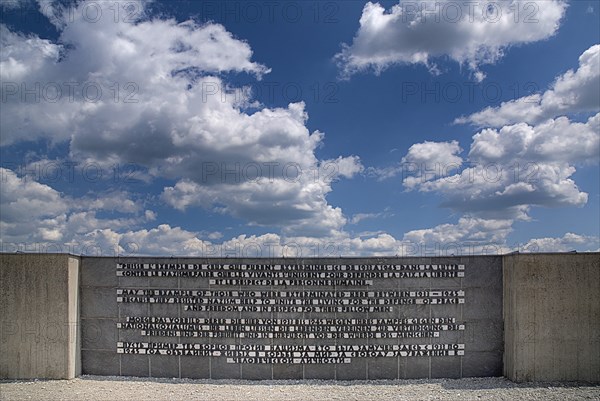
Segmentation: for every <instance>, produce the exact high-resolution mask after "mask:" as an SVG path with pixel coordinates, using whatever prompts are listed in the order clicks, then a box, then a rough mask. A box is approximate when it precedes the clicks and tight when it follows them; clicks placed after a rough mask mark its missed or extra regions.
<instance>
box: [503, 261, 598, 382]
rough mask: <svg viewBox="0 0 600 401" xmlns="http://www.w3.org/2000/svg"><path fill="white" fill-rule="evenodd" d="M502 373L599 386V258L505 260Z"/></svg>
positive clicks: (514, 377) (519, 378) (520, 378)
mask: <svg viewBox="0 0 600 401" xmlns="http://www.w3.org/2000/svg"><path fill="white" fill-rule="evenodd" d="M503 270H504V272H503V275H504V323H505V325H504V331H505V355H504V375H505V376H506V377H507V378H509V379H510V380H513V381H518V382H521V381H550V380H557V381H586V382H596V383H597V382H600V254H598V253H588V254H531V255H523V254H521V255H507V256H505V257H504V267H503Z"/></svg>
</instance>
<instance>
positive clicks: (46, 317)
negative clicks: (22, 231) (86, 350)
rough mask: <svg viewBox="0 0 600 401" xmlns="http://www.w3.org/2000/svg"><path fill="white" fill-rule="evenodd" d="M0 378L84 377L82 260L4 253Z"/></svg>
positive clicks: (0, 273)
mask: <svg viewBox="0 0 600 401" xmlns="http://www.w3.org/2000/svg"><path fill="white" fill-rule="evenodd" d="M0 310H1V313H0V316H1V322H2V326H1V328H0V330H1V332H0V335H1V341H0V355H1V357H0V378H4V379H28V378H44V379H72V378H74V377H76V376H78V375H80V374H81V362H80V361H81V356H80V348H81V347H80V344H79V341H80V335H79V330H80V325H79V258H78V257H75V256H70V255H64V254H0Z"/></svg>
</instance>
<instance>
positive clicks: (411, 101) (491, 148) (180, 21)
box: [0, 0, 600, 256]
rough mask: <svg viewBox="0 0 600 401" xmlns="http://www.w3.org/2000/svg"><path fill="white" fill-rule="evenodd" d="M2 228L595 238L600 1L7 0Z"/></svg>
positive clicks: (203, 246)
mask: <svg viewBox="0 0 600 401" xmlns="http://www.w3.org/2000/svg"><path fill="white" fill-rule="evenodd" d="M0 10H1V12H2V19H1V26H0V41H1V53H0V67H1V68H0V79H1V83H2V86H1V96H2V100H1V101H2V104H1V111H0V124H1V125H0V134H1V135H0V152H1V153H0V155H1V160H0V180H1V190H0V208H1V209H0V212H1V216H0V220H1V221H0V241H1V246H2V251H4V252H15V251H25V252H71V253H74V254H89V255H105V256H112V255H116V254H119V255H146V254H148V255H167V256H170V255H175V256H183V255H190V256H196V255H206V256H282V255H283V256H299V255H301V256H339V255H349V256H350V255H425V256H433V255H450V254H473V253H477V254H478V253H485V254H497V253H504V252H512V251H520V252H532V251H534V252H535V251H538V252H541V251H572V250H577V251H590V250H592V251H594V250H598V249H599V248H600V242H599V236H600V232H599V231H600V188H599V186H600V171H599V161H600V145H599V142H600V98H599V96H600V78H599V77H600V45H599V43H600V27H599V22H598V21H600V18H599V11H600V2H598V1H597V0H595V1H586V0H582V1H571V2H568V1H563V0H544V1H516V0H515V1H512V0H511V1H509V0H498V1H487V0H482V1H471V2H463V1H449V0H448V1H441V0H437V1H400V2H399V3H398V2H397V1H382V2H375V3H373V2H365V1H357V0H351V1H337V2H335V1H314V2H313V1H278V0H275V1H265V2H263V1H257V2H252V1H250V2H247V1H226V2H225V1H210V0H208V1H204V0H202V1H201V0H191V1H184V0H181V1H172V2H161V1H154V2H145V1H144V2H137V1H126V2H118V1H114V2H112V1H111V2H104V1H87V2H84V1H79V2H73V1H52V0H37V1H34V0H18V1H17V0H2V2H1V9H0Z"/></svg>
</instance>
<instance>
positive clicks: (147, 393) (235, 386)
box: [0, 376, 600, 401]
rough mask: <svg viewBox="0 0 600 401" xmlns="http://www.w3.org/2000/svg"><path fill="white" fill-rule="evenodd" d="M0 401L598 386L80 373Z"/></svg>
mask: <svg viewBox="0 0 600 401" xmlns="http://www.w3.org/2000/svg"><path fill="white" fill-rule="evenodd" d="M0 400H3V401H4V400H6V401H8V400H85V401H113V400H114V401H116V400H210V401H225V400H227V401H232V400H240V401H253V400H257V401H258V400H260V401H263V400H285V401H296V400H297V401H308V400H319V401H326V400H327V401H328V400H340V401H350V400H360V401H363V400H377V401H386V400H448V401H450V400H451V401H456V400H507V401H513V400H543V401H548V400H561V401H563V400H600V386H593V385H590V384H582V383H579V384H577V383H569V384H564V383H562V384H561V383H524V384H516V383H513V382H511V381H508V380H506V379H504V378H496V377H495V378H475V379H461V380H447V379H440V380H398V381H384V380H382V381H354V382H339V381H337V382H336V381H318V380H310V381H291V380H275V381H260V382H258V381H256V382H254V381H242V380H187V379H145V378H144V379H142V378H131V377H130V378H123V377H111V376H106V377H105V376H82V377H80V378H78V379H74V380H34V381H22V380H20V381H2V382H0Z"/></svg>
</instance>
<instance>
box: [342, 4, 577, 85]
mask: <svg viewBox="0 0 600 401" xmlns="http://www.w3.org/2000/svg"><path fill="white" fill-rule="evenodd" d="M566 7H567V5H566V2H564V1H561V0H546V1H510V2H508V1H500V2H498V1H494V2H492V1H475V2H456V1H450V0H442V1H440V0H435V1H433V0H427V1H419V2H399V3H398V4H397V5H395V6H393V7H391V8H390V9H389V10H386V9H385V8H384V7H383V6H382V5H381V4H379V3H372V2H368V3H367V4H366V5H365V6H364V8H363V11H362V15H361V17H360V28H359V29H358V32H357V33H356V35H355V36H354V39H353V41H352V44H350V45H347V44H345V45H344V46H343V49H342V51H341V52H340V53H338V54H337V55H336V57H335V58H336V60H337V62H338V64H339V67H340V69H341V71H342V74H343V75H344V76H346V77H348V76H350V75H352V74H354V73H356V72H359V71H365V70H373V71H375V73H380V72H381V71H383V70H385V69H386V68H388V67H390V66H391V65H394V64H423V65H425V66H427V67H428V68H429V69H430V70H431V71H433V72H438V71H439V68H438V67H437V66H436V64H435V62H436V58H439V57H442V56H446V57H449V58H450V59H452V60H454V61H456V62H458V63H460V64H461V65H466V66H467V67H468V68H469V69H470V70H471V71H472V72H473V75H474V77H475V78H476V79H477V80H482V79H483V78H484V77H485V74H484V73H483V72H482V71H480V69H479V67H480V66H481V65H484V64H491V63H495V62H496V61H497V60H498V59H500V58H501V57H502V55H503V53H504V51H505V50H506V49H507V48H508V47H510V46H514V45H521V44H527V43H532V42H537V41H540V40H543V39H547V38H549V37H551V36H552V35H554V34H555V33H556V31H557V29H558V27H559V26H560V22H561V19H562V18H563V16H564V13H565V10H566Z"/></svg>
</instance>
